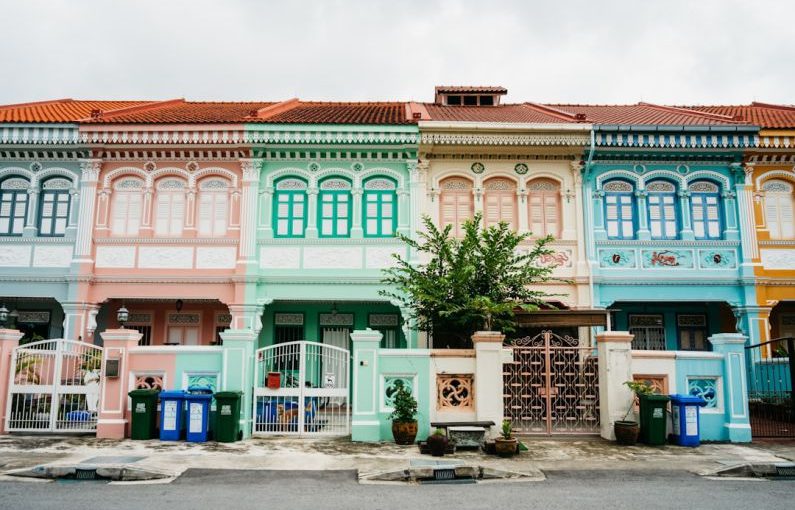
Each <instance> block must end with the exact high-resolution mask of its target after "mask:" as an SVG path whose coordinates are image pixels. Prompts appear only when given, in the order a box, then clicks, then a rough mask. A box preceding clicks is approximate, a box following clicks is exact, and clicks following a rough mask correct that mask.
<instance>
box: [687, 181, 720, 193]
mask: <svg viewBox="0 0 795 510" xmlns="http://www.w3.org/2000/svg"><path fill="white" fill-rule="evenodd" d="M687 189H688V190H690V192H691V193H717V192H718V191H719V188H718V185H717V184H715V183H712V182H708V181H696V182H694V183H691V184H690V185H689V186H688V187H687Z"/></svg>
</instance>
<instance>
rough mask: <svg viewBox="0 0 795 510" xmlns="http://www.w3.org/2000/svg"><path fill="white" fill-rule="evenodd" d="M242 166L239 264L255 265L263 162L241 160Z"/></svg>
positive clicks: (259, 160)
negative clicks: (258, 204)
mask: <svg viewBox="0 0 795 510" xmlns="http://www.w3.org/2000/svg"><path fill="white" fill-rule="evenodd" d="M240 166H241V168H242V169H243V191H242V193H241V203H240V252H239V255H238V260H237V263H238V264H254V263H255V262H256V240H257V196H258V194H259V174H260V169H261V168H262V160H261V159H241V160H240Z"/></svg>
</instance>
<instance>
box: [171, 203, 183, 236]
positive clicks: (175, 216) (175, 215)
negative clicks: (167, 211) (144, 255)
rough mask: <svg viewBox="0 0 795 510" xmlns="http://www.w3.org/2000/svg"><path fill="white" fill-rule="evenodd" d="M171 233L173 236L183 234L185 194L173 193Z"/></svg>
mask: <svg viewBox="0 0 795 510" xmlns="http://www.w3.org/2000/svg"><path fill="white" fill-rule="evenodd" d="M169 224H170V228H169V234H170V235H172V236H179V235H182V228H183V227H184V225H185V194H184V193H172V194H171V221H170V222H169Z"/></svg>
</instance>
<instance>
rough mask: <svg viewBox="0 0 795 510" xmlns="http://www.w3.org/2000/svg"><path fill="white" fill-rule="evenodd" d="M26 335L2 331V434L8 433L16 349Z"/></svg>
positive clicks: (0, 333)
mask: <svg viewBox="0 0 795 510" xmlns="http://www.w3.org/2000/svg"><path fill="white" fill-rule="evenodd" d="M23 335H24V333H22V332H21V331H17V330H16V329H5V328H3V329H0V434H5V433H6V429H5V427H6V407H7V403H8V392H9V390H10V389H11V388H9V386H8V379H9V377H11V362H12V358H13V355H14V348H15V347H17V346H18V345H19V339H20V338H22V336H23Z"/></svg>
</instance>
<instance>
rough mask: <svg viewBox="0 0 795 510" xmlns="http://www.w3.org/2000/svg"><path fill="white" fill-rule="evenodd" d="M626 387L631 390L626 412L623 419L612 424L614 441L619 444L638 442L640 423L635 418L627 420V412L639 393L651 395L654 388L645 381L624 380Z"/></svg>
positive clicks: (630, 411)
mask: <svg viewBox="0 0 795 510" xmlns="http://www.w3.org/2000/svg"><path fill="white" fill-rule="evenodd" d="M624 384H625V385H626V386H627V388H629V389H630V390H632V399H631V400H630V403H629V408H628V409H627V413H626V414H625V415H624V419H623V420H617V421H616V422H615V423H614V424H613V432H614V433H615V435H616V442H617V443H618V444H620V445H625V446H632V445H634V444H635V443H637V442H638V435H639V434H640V424H639V423H638V422H637V421H636V420H628V419H627V418H628V417H629V413H632V412H633V410H634V408H635V397H636V396H640V395H651V394H652V393H654V389H653V388H652V387H651V385H649V384H648V383H646V382H643V381H641V382H638V381H626V382H625V383H624Z"/></svg>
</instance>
